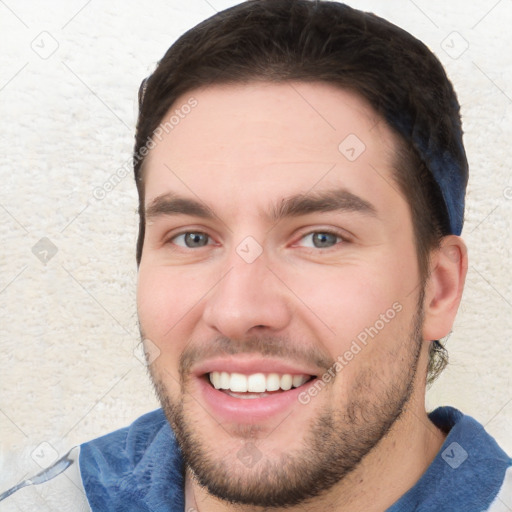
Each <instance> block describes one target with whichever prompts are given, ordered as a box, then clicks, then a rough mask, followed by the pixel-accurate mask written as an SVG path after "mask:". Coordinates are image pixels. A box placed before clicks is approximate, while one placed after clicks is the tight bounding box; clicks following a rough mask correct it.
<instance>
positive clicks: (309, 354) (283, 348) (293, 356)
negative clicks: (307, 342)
mask: <svg viewBox="0 0 512 512" xmlns="http://www.w3.org/2000/svg"><path fill="white" fill-rule="evenodd" d="M242 354H244V355H248V354H251V355H254V354H257V355H260V356H263V357H275V358H278V359H284V360H286V361H293V362H295V363H297V364H298V365H300V364H301V363H307V364H308V365H310V364H311V363H313V364H314V365H315V366H317V367H318V368H321V369H322V370H325V371H327V370H328V369H329V368H330V367H331V366H332V365H333V364H334V363H335V361H334V360H333V359H332V358H331V357H330V356H329V355H328V354H326V353H324V352H322V351H321V350H319V349H318V347H303V346H300V345H297V343H294V342H293V341H292V340H290V339H289V338H286V337H282V336H268V335H267V336H254V337H251V338H245V339H243V340H232V339H230V338H227V337H224V336H218V337H216V338H214V339H212V340H210V341H208V342H206V343H204V342H203V343H197V344H196V343H194V342H192V341H191V342H190V343H189V344H188V345H187V346H186V347H185V349H184V350H183V353H182V354H181V356H180V361H179V372H180V377H181V378H182V379H185V378H186V376H187V375H188V374H189V373H190V369H191V368H192V367H193V366H194V365H195V364H197V363H199V362H201V361H204V360H206V359H211V358H214V357H222V356H233V355H242Z"/></svg>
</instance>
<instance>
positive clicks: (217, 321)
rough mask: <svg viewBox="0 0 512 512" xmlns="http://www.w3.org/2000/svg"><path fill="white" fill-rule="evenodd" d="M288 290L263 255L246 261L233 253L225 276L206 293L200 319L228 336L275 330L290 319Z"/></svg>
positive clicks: (244, 335) (272, 331)
mask: <svg viewBox="0 0 512 512" xmlns="http://www.w3.org/2000/svg"><path fill="white" fill-rule="evenodd" d="M287 292H288V290H287V289H286V287H285V286H284V285H283V283H282V281H280V280H279V279H278V278H277V277H276V275H275V272H272V271H271V270H270V269H269V268H268V266H267V262H266V258H265V257H264V256H263V255H262V256H260V257H259V258H258V259H256V260H255V261H253V262H251V263H248V262H246V261H244V260H243V259H242V258H241V257H239V256H238V255H237V254H235V255H234V256H233V258H232V259H231V260H230V267H229V270H228V272H227V273H226V274H225V275H224V278H223V279H221V280H220V282H219V283H218V284H217V286H215V288H214V289H213V290H212V291H211V293H210V294H208V297H207V302H206V304H205V306H204V310H203V319H204V321H205V323H206V324H207V325H208V326H209V327H210V328H212V329H214V330H216V331H217V332H218V333H220V334H222V335H223V336H226V337H228V338H231V339H243V338H244V337H248V336H250V335H254V334H255V333H259V334H262V333H263V332H264V333H265V334H270V333H277V332H279V331H282V330H283V329H285V328H286V327H287V326H288V324H289V323H290V319H291V311H290V297H289V296H288V294H287Z"/></svg>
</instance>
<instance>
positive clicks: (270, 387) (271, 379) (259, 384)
mask: <svg viewBox="0 0 512 512" xmlns="http://www.w3.org/2000/svg"><path fill="white" fill-rule="evenodd" d="M208 378H209V380H210V382H211V384H212V386H213V387H214V388H215V389H218V390H225V391H227V392H229V394H231V396H236V397H240V398H249V396H247V397H244V396H243V395H242V396H239V395H240V394H241V393H243V394H247V395H250V397H254V398H256V397H262V393H263V394H265V393H267V392H279V391H289V390H290V389H292V388H298V387H300V386H302V385H303V384H305V383H306V382H308V381H309V380H311V379H312V377H311V376H310V375H304V374H302V375H292V374H290V373H283V374H279V373H268V374H265V373H252V374H250V375H244V374H243V373H235V372H233V373H229V372H226V371H213V372H211V373H209V374H208ZM232 393H236V395H233V394H232ZM253 393H257V394H256V395H254V394H253Z"/></svg>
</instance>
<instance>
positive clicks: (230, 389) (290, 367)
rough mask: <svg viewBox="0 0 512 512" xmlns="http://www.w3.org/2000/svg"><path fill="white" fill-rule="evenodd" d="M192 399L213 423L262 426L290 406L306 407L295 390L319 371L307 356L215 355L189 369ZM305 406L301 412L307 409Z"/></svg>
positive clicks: (300, 389) (304, 386) (303, 387)
mask: <svg viewBox="0 0 512 512" xmlns="http://www.w3.org/2000/svg"><path fill="white" fill-rule="evenodd" d="M191 375H192V376H193V377H195V379H194V380H193V382H195V386H196V387H195V388H194V387H192V388H191V392H192V393H194V391H193V390H194V389H196V390H197V394H196V395H195V397H196V400H197V403H198V404H199V405H200V406H201V407H202V409H203V410H204V411H206V412H207V413H208V414H209V416H211V417H212V418H214V419H215V421H216V423H217V424H224V425H227V424H231V425H255V424H257V425H259V426H261V427H264V425H268V426H269V428H271V426H272V425H274V426H275V424H276V422H277V423H279V422H280V421H282V418H283V417H287V416H288V415H289V414H291V412H292V411H294V410H297V412H299V411H300V414H301V415H304V413H305V412H306V411H305V410H304V406H303V405H302V403H301V402H300V396H301V393H304V392H305V391H306V389H307V388H309V386H312V385H314V383H315V382H316V381H317V380H318V379H319V376H320V375H322V368H318V367H316V366H313V365H311V363H308V362H307V361H301V362H293V361H284V360H282V359H275V358H270V357H261V356H259V355H253V354H247V355H240V354H238V355H236V356H235V355H233V356H220V357H217V358H213V359H208V360H204V361H202V362H201V363H199V364H198V365H197V366H195V367H194V368H192V370H191ZM309 410H313V409H308V412H307V414H310V412H309Z"/></svg>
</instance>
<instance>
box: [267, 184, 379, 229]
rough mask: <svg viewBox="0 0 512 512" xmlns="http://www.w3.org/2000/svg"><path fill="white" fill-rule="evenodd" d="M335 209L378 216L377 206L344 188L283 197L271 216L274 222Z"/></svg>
mask: <svg viewBox="0 0 512 512" xmlns="http://www.w3.org/2000/svg"><path fill="white" fill-rule="evenodd" d="M333 211H344V212H357V213H363V214H366V215H370V216H372V217H376V216H377V210H376V208H375V207H374V206H373V205H372V204H371V203H369V202H368V201H366V200H365V199H362V198H361V197H359V196H357V195H355V194H353V193H352V192H349V191H348V190H346V189H344V188H339V189H334V190H327V191H325V192H316V193H307V194H297V195H294V196H291V197H288V198H285V199H283V200H282V201H281V202H280V203H279V205H278V206H276V207H274V208H273V209H272V214H271V218H272V220H273V221H274V222H277V221H278V220H280V219H282V218H284V217H299V216H301V215H309V214H311V213H324V212H333Z"/></svg>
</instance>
